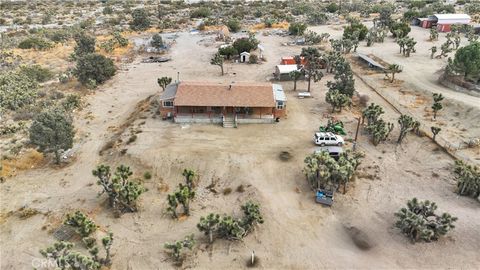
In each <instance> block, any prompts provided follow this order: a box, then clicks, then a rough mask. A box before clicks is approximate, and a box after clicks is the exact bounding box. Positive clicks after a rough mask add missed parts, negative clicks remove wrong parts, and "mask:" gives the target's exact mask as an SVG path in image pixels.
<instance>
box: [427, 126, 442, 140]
mask: <svg viewBox="0 0 480 270" xmlns="http://www.w3.org/2000/svg"><path fill="white" fill-rule="evenodd" d="M430 129H431V130H432V133H433V138H432V139H433V140H434V141H435V138H436V137H437V134H438V133H439V132H440V131H441V130H442V129H441V128H439V127H431V128H430Z"/></svg>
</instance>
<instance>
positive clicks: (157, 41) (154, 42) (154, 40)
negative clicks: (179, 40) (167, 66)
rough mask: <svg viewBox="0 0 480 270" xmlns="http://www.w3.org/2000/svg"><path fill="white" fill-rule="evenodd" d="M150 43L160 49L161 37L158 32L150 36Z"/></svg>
mask: <svg viewBox="0 0 480 270" xmlns="http://www.w3.org/2000/svg"><path fill="white" fill-rule="evenodd" d="M150 45H151V46H152V47H154V48H155V49H157V50H158V49H161V48H162V47H163V39H162V36H161V35H160V34H158V33H157V34H155V35H153V36H152V40H151V41H150Z"/></svg>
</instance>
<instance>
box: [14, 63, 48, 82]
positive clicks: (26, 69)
mask: <svg viewBox="0 0 480 270" xmlns="http://www.w3.org/2000/svg"><path fill="white" fill-rule="evenodd" d="M20 73H22V74H25V75H26V76H27V77H29V78H30V79H32V80H35V81H37V82H46V81H48V80H50V79H52V78H53V73H52V72H51V71H50V70H48V69H47V68H43V67H41V66H40V65H31V66H22V67H20Z"/></svg>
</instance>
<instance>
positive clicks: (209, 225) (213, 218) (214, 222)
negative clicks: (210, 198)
mask: <svg viewBox="0 0 480 270" xmlns="http://www.w3.org/2000/svg"><path fill="white" fill-rule="evenodd" d="M219 223H220V215H219V214H214V213H210V214H208V215H207V216H206V217H200V222H199V223H198V224H197V228H198V229H199V230H200V231H201V232H204V233H205V235H208V241H209V243H210V244H211V243H213V235H214V233H215V232H216V231H217V230H218V224H219Z"/></svg>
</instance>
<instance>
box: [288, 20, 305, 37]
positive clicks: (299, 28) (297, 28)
mask: <svg viewBox="0 0 480 270" xmlns="http://www.w3.org/2000/svg"><path fill="white" fill-rule="evenodd" d="M305 30H307V25H306V24H304V23H300V22H293V23H291V24H290V26H289V27H288V32H289V33H290V35H295V36H301V35H303V32H305Z"/></svg>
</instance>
